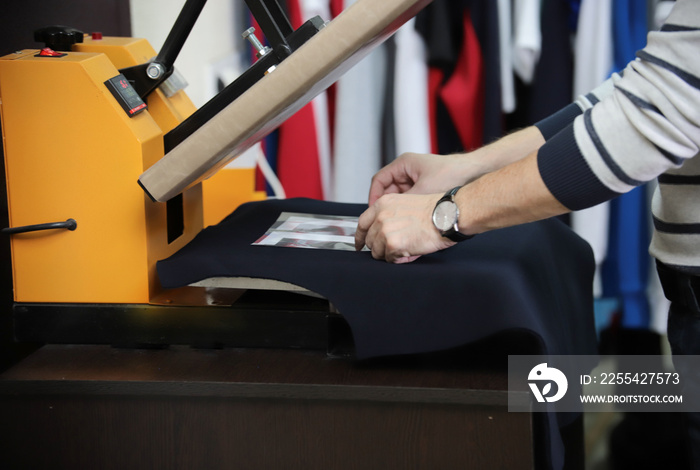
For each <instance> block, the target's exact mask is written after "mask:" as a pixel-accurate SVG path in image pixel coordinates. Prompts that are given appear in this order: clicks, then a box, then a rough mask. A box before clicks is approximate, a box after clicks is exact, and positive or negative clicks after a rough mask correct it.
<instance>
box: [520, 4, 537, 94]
mask: <svg viewBox="0 0 700 470" xmlns="http://www.w3.org/2000/svg"><path fill="white" fill-rule="evenodd" d="M541 9H542V0H515V2H514V3H513V21H514V37H513V69H514V70H515V73H517V74H518V76H519V77H520V79H521V80H522V81H523V82H525V83H526V84H529V83H532V80H533V78H534V77H535V68H536V67H537V63H538V62H539V60H540V53H541V51H542V30H541V27H540V23H541V22H540V11H541Z"/></svg>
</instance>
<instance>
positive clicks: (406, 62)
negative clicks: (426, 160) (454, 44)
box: [387, 18, 431, 158]
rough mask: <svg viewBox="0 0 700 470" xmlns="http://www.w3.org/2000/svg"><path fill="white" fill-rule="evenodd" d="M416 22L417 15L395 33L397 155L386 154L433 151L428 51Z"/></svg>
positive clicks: (391, 156)
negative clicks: (429, 112)
mask: <svg viewBox="0 0 700 470" xmlns="http://www.w3.org/2000/svg"><path fill="white" fill-rule="evenodd" d="M415 22H416V21H415V18H414V19H411V20H409V21H408V22H407V23H406V24H405V25H403V26H402V27H401V28H400V29H399V30H398V31H397V32H396V35H395V36H394V40H395V44H396V64H395V67H396V68H395V77H394V126H395V139H396V153H397V155H387V157H389V158H394V157H396V156H399V155H401V154H402V153H405V152H416V153H430V152H431V145H430V119H429V115H428V64H427V53H426V47H425V42H424V40H423V38H422V36H421V35H420V34H418V32H417V31H416V28H415Z"/></svg>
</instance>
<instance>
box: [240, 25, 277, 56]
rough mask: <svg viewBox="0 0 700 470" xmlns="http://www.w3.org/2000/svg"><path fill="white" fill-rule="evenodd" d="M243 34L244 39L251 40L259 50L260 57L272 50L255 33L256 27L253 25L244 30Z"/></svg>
mask: <svg viewBox="0 0 700 470" xmlns="http://www.w3.org/2000/svg"><path fill="white" fill-rule="evenodd" d="M241 36H243V39H247V40H248V41H250V44H251V45H252V46H253V48H254V49H255V50H256V51H257V54H256V55H257V56H258V59H259V58H260V57H262V56H264V55H265V54H267V53H268V52H270V51H271V49H270V48H269V47H267V46H263V45H262V43H261V42H260V40H259V39H258V37H257V36H256V35H255V28H252V27H251V28H248V29H246V30H245V31H243V34H242V35H241Z"/></svg>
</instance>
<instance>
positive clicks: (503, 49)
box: [498, 0, 517, 114]
mask: <svg viewBox="0 0 700 470" xmlns="http://www.w3.org/2000/svg"><path fill="white" fill-rule="evenodd" d="M512 10H513V6H512V3H511V0H498V47H499V53H500V55H501V57H500V59H501V65H500V69H501V109H502V110H503V112H504V113H506V114H510V113H512V112H513V111H515V107H516V104H517V103H516V97H515V80H514V77H513V11H512Z"/></svg>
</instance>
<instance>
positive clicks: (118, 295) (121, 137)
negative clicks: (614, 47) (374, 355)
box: [0, 37, 262, 304]
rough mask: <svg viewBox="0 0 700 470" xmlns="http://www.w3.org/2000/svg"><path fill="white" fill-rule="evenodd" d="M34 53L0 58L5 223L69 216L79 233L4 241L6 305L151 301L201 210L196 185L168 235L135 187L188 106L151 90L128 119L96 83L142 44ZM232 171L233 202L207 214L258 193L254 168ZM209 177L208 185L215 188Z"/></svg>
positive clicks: (144, 49) (148, 51) (141, 53)
mask: <svg viewBox="0 0 700 470" xmlns="http://www.w3.org/2000/svg"><path fill="white" fill-rule="evenodd" d="M38 52H39V51H36V50H24V51H19V52H17V53H13V54H9V55H7V56H5V57H2V58H0V117H1V119H2V132H3V146H4V154H5V171H6V179H7V197H8V209H9V221H10V226H11V227H17V226H25V225H33V224H41V223H48V222H60V221H65V220H67V219H69V218H72V219H75V220H76V221H77V229H76V230H74V231H68V230H64V229H58V230H47V231H41V232H33V233H25V234H15V235H12V237H11V246H12V270H13V282H14V298H15V301H16V302H40V303H129V304H132V303H137V304H139V303H149V302H150V300H151V299H152V298H153V297H154V296H156V295H157V294H158V293H159V291H160V287H159V284H158V281H157V276H156V272H155V263H156V261H158V260H159V259H163V258H165V257H167V256H169V255H171V254H173V253H174V252H176V251H177V250H179V249H180V248H182V247H183V246H184V245H185V244H186V243H188V242H189V241H190V240H191V239H192V238H193V237H194V236H195V235H196V234H197V233H198V232H199V231H200V230H201V229H202V226H203V218H204V212H205V208H206V206H207V203H205V202H204V198H203V190H202V186H201V185H198V186H195V187H193V188H191V189H190V190H188V191H186V192H185V193H184V194H183V197H182V199H181V200H176V201H173V204H175V205H180V207H179V208H178V207H176V209H177V210H176V211H175V213H178V214H179V217H178V218H179V220H178V222H177V223H176V224H174V225H175V229H174V230H173V229H170V228H169V226H168V222H169V220H168V217H169V216H168V212H169V211H168V207H166V204H164V203H155V202H152V201H151V200H150V199H148V198H147V197H146V196H145V194H144V192H143V190H142V189H141V188H140V187H139V185H138V184H137V180H138V177H139V175H140V174H141V173H142V172H143V171H144V170H145V169H147V168H148V167H149V166H150V165H152V164H153V163H154V162H156V161H157V160H159V159H160V158H161V157H162V156H163V135H164V134H165V133H167V132H168V131H169V130H171V129H172V128H174V127H175V126H176V125H177V124H179V123H180V122H182V120H184V119H185V118H187V116H189V115H190V114H191V113H192V112H194V110H195V107H194V105H193V104H192V102H191V101H190V100H189V98H188V97H187V96H186V94H185V93H184V92H183V91H179V92H177V93H176V94H175V95H173V96H171V97H166V96H165V95H164V94H163V93H162V92H161V91H160V90H156V91H155V92H153V93H151V95H150V96H149V97H148V101H147V104H148V109H147V110H146V111H143V112H141V113H140V114H137V115H135V116H133V117H129V116H128V115H127V113H126V112H125V111H124V110H123V109H122V108H121V107H120V105H119V104H118V102H117V101H116V100H115V98H114V97H113V96H112V94H111V93H110V91H109V90H108V89H107V87H106V86H105V85H104V82H105V81H106V80H108V79H110V78H112V77H115V76H116V75H118V74H119V72H118V69H120V68H124V67H128V66H131V65H138V64H140V63H144V62H146V61H148V60H149V59H151V58H152V57H154V56H155V55H156V53H155V51H154V50H153V49H152V47H151V46H150V45H149V44H148V42H147V41H145V40H143V39H132V38H104V39H101V40H92V39H91V38H89V37H86V38H85V40H84V42H83V43H82V44H77V45H75V46H74V47H73V50H72V51H71V52H68V53H67V54H66V55H65V56H63V57H37V54H38ZM230 171H236V172H237V173H236V176H235V177H234V178H233V179H234V180H235V182H238V183H239V184H240V185H241V186H240V187H239V188H238V189H237V190H236V194H238V195H239V199H238V200H237V201H231V200H230V198H229V200H227V201H225V202H220V201H218V200H214V199H212V200H211V201H209V203H208V204H209V205H210V206H211V207H212V209H210V212H211V211H214V212H218V213H222V212H226V211H227V212H226V213H228V212H230V211H231V210H233V209H234V208H235V205H236V204H237V203H238V204H239V203H242V202H245V201H246V200H253V199H260V198H261V197H262V196H261V195H260V194H259V193H256V192H255V191H254V186H253V184H254V174H253V170H252V169H243V170H230ZM227 176H228V177H227ZM214 178H216V176H215V177H214ZM214 178H212V179H211V180H210V181H211V184H212V187H215V186H217V185H218V186H221V184H222V183H217V182H216V180H215V179H214ZM231 179H232V178H231V177H230V175H224V176H222V177H221V178H220V181H223V184H226V185H227V184H230V183H229V182H230V181H231ZM210 181H207V182H205V183H206V184H209V183H210ZM242 188H243V189H242ZM210 199H211V198H210ZM221 204H225V205H226V206H227V207H226V208H225V209H222V208H221V207H220V206H221ZM170 222H172V221H170ZM171 225H172V224H171Z"/></svg>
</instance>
